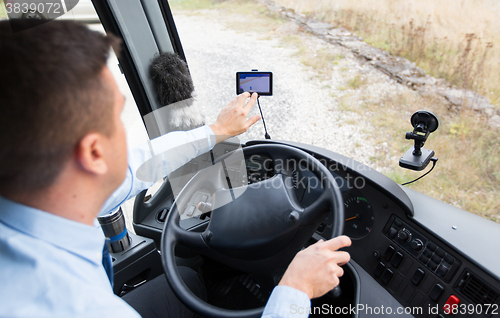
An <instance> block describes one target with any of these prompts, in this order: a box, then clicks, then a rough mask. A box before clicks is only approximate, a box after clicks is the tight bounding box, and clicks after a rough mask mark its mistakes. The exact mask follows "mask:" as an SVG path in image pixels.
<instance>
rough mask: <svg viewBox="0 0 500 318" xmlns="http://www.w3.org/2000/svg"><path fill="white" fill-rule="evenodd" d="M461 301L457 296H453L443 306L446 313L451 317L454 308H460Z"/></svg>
mask: <svg viewBox="0 0 500 318" xmlns="http://www.w3.org/2000/svg"><path fill="white" fill-rule="evenodd" d="M458 304H460V299H458V297H457V296H455V295H451V296H450V297H449V298H448V300H447V301H446V303H445V305H444V306H443V310H444V313H445V314H447V315H449V314H450V313H451V311H452V310H453V309H454V308H457V307H458Z"/></svg>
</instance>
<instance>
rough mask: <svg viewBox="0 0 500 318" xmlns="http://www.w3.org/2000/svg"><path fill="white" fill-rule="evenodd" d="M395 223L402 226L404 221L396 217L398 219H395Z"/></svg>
mask: <svg viewBox="0 0 500 318" xmlns="http://www.w3.org/2000/svg"><path fill="white" fill-rule="evenodd" d="M394 224H396V226H399V227H401V225H403V222H401V220H399V219H396V221H394Z"/></svg>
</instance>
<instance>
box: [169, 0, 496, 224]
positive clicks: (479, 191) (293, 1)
mask: <svg viewBox="0 0 500 318" xmlns="http://www.w3.org/2000/svg"><path fill="white" fill-rule="evenodd" d="M453 1H455V0H453ZM486 1H487V0H462V1H461V2H460V3H461V8H462V9H463V10H465V9H467V8H468V10H469V12H471V9H470V7H469V5H470V4H474V3H483V2H486ZM276 2H279V3H280V4H282V5H285V6H289V7H292V8H294V9H295V10H297V11H300V12H304V13H306V14H308V15H311V16H314V17H316V18H319V19H322V20H325V21H330V22H332V23H335V24H340V23H345V24H346V26H347V27H349V28H350V29H351V30H352V29H356V28H357V29H360V30H362V31H363V32H364V33H362V34H361V36H363V37H364V38H365V40H368V41H369V42H371V43H374V44H375V45H377V46H379V47H381V48H383V49H386V50H388V51H390V52H392V53H393V54H401V55H403V56H406V57H408V58H410V59H412V60H414V61H416V63H417V64H418V65H419V66H420V67H422V68H424V69H426V70H428V71H429V70H430V71H429V72H430V73H431V74H433V75H435V76H438V77H444V78H446V79H447V80H448V81H449V82H450V83H453V84H454V85H456V86H457V87H468V88H472V89H475V90H476V91H478V92H482V93H483V94H484V95H486V96H488V97H489V98H490V101H491V102H492V103H494V104H496V105H497V106H498V102H499V101H500V99H499V96H500V78H496V77H495V76H494V75H496V74H493V73H494V71H495V70H498V69H499V67H498V65H497V64H495V63H498V61H499V60H500V53H499V51H500V50H499V48H500V40H498V38H497V37H496V34H495V31H496V30H498V29H499V28H500V22H496V20H495V19H487V18H486V16H487V13H488V10H491V12H493V13H500V2H499V3H498V5H497V4H496V2H491V4H492V6H491V8H489V9H488V8H486V9H485V8H484V7H481V6H480V9H481V10H482V11H481V10H480V11H481V14H483V13H484V15H480V17H476V15H470V14H469V15H468V16H467V17H463V16H460V15H459V14H458V12H457V10H459V9H460V8H457V5H451V6H450V8H448V11H446V10H444V9H443V8H444V7H443V6H444V4H449V2H450V0H436V1H431V0H419V1H418V2H413V5H414V7H413V8H411V9H412V10H409V9H408V5H407V4H408V3H409V2H407V1H402V0H377V1H375V0H358V1H349V2H348V1H347V0H337V1H336V2H335V3H334V4H335V5H332V2H331V1H326V0H324V1H323V0H310V1H307V2H306V1H299V0H276ZM169 3H170V5H171V6H172V9H173V10H174V11H175V10H190V12H193V13H196V11H197V10H201V9H217V10H222V11H223V12H225V13H231V14H238V15H240V16H241V14H244V15H247V16H248V17H249V18H251V19H252V20H251V21H252V23H248V21H249V19H248V20H247V19H229V20H228V21H226V23H228V24H229V26H230V27H232V28H235V29H237V30H241V31H255V32H259V34H263V35H265V36H280V38H281V45H283V46H287V47H293V48H295V49H296V53H295V58H297V59H298V60H300V61H301V62H302V63H303V64H304V65H306V66H308V67H310V68H311V69H312V70H314V71H315V73H316V78H320V79H325V80H327V79H328V78H329V77H331V75H332V73H333V72H340V73H341V74H344V73H345V72H347V71H348V70H349V69H348V67H347V66H346V64H345V63H343V59H344V56H343V55H341V54H339V53H337V52H335V51H332V50H329V49H325V46H321V45H317V46H315V45H310V44H309V42H308V41H307V38H306V37H307V36H308V35H306V34H304V33H301V32H297V33H293V34H285V35H280V34H279V33H277V32H276V30H277V29H278V28H279V27H280V26H282V25H283V24H285V23H286V21H284V20H283V19H282V18H280V17H278V16H276V15H275V14H274V13H270V12H268V11H267V10H266V9H265V8H264V7H262V6H261V5H260V4H258V3H256V2H253V1H244V0H226V1H223V2H221V1H208V0H189V1H181V0H173V1H170V2H169ZM405 3H406V5H404V4H405ZM427 5H428V6H430V7H433V8H435V9H436V12H435V13H433V16H432V19H431V18H429V15H428V12H427V11H425V10H424V9H425V8H424V7H425V6H427ZM458 7H460V6H458ZM349 10H350V11H349ZM405 10H407V11H405ZM419 10H420V11H419ZM339 12H340V13H339ZM408 12H411V13H412V15H408ZM453 15H455V19H458V20H460V21H458V22H457V21H455V23H452V22H453V21H451V20H453V18H454V17H453ZM450 19H451V20H450ZM474 19H476V20H477V19H479V20H481V21H479V22H478V21H475V22H474V21H471V20H474ZM242 21H243V22H242ZM484 21H486V22H487V21H489V22H488V23H489V24H488V23H486V22H484ZM499 21H500V20H499ZM480 22H481V23H482V22H484V23H483V24H481V23H480ZM497 24H498V28H493V27H494V26H496V25H497ZM482 25H483V26H484V25H489V26H490V28H491V30H484V29H482V28H481V26H482ZM446 26H448V27H449V28H451V30H448V29H446ZM467 34H468V35H467ZM471 34H474V35H471ZM487 42H488V43H489V42H491V43H492V45H488V44H486V43H487ZM496 43H498V44H499V45H498V46H497V45H496ZM496 50H498V51H496ZM370 84H371V83H368V82H367V80H366V79H364V78H363V76H362V75H354V76H352V77H349V78H347V79H346V81H345V83H344V85H340V87H336V88H329V87H328V85H327V83H326V82H323V84H321V85H322V86H323V89H331V90H332V92H331V93H330V95H331V96H336V97H337V98H338V109H339V110H341V111H343V112H355V113H357V114H360V115H362V116H364V117H369V118H370V120H369V122H370V124H371V126H370V127H366V128H364V129H366V131H365V134H366V135H367V136H368V138H369V142H370V143H371V144H372V145H375V147H376V153H375V154H374V155H373V156H372V157H371V158H370V162H371V165H372V166H373V167H375V168H377V169H378V170H379V171H382V172H384V173H385V174H386V175H388V176H389V177H390V178H392V179H393V180H394V181H395V182H397V183H404V182H408V181H411V180H413V179H415V178H417V177H419V176H420V175H421V174H422V173H423V172H414V171H410V170H406V169H402V168H400V167H399V166H398V160H399V158H400V157H401V156H402V154H403V153H405V151H406V150H407V149H408V148H409V147H411V146H412V142H411V141H409V140H406V139H405V138H404V136H405V133H406V132H407V131H409V130H411V128H412V127H411V125H410V123H409V118H410V116H411V115H412V114H413V112H415V111H416V110H419V109H427V110H430V111H432V112H434V113H435V114H437V115H438V117H439V119H440V122H441V126H440V128H439V129H438V130H437V131H436V132H435V133H433V134H431V136H430V137H429V139H428V141H427V143H426V148H429V149H433V150H434V151H435V152H436V156H437V157H438V158H439V162H438V163H437V166H436V168H435V169H434V171H433V172H432V173H431V174H430V175H428V176H426V177H425V178H423V179H421V180H420V181H418V182H416V183H413V184H411V185H409V187H410V188H413V189H415V190H417V191H420V192H422V193H425V194H427V195H430V196H432V197H434V198H436V199H439V200H442V201H444V202H447V203H450V204H452V205H455V206H457V207H459V208H462V209H465V210H467V211H470V212H473V213H476V214H478V215H481V216H483V217H485V218H488V219H490V220H493V221H496V222H500V182H499V181H500V170H499V167H500V136H499V133H498V130H497V131H494V130H491V129H489V128H488V127H487V124H486V120H485V119H484V118H482V117H481V116H479V115H478V114H477V113H475V112H472V111H468V110H466V109H462V110H460V111H457V110H456V109H455V110H450V109H449V108H448V106H447V105H445V104H444V103H443V100H442V99H441V98H438V97H430V96H427V97H422V96H420V95H418V94H417V93H416V92H414V91H411V90H405V91H404V92H403V93H398V94H393V95H387V96H385V98H384V99H383V100H381V101H377V102H368V101H369V100H370V99H369V96H363V94H365V91H367V90H364V89H363V87H364V86H368V85H370ZM496 87H499V88H498V89H497V88H496ZM360 101H361V103H360ZM346 124H349V123H348V122H346ZM352 124H354V123H352ZM339 125H341V123H339ZM360 129H363V128H360ZM374 132H375V133H374ZM429 168H430V167H428V168H427V169H429Z"/></svg>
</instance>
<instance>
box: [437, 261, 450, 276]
mask: <svg viewBox="0 0 500 318" xmlns="http://www.w3.org/2000/svg"><path fill="white" fill-rule="evenodd" d="M449 270H450V268H449V267H448V266H446V265H445V264H443V263H441V265H439V267H438V269H437V271H436V274H438V276H439V277H441V278H444V277H445V276H446V274H448V271H449Z"/></svg>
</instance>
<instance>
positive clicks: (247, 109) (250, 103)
mask: <svg viewBox="0 0 500 318" xmlns="http://www.w3.org/2000/svg"><path fill="white" fill-rule="evenodd" d="M257 97H259V95H258V94H257V93H253V94H252V96H250V100H249V101H248V103H246V105H244V106H243V109H245V112H246V113H247V115H248V113H250V110H252V108H253V105H255V102H256V101H257Z"/></svg>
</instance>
